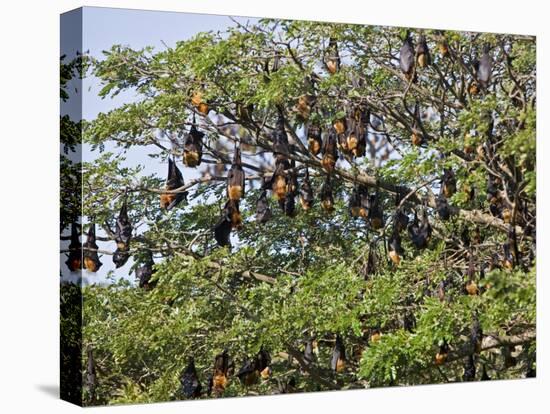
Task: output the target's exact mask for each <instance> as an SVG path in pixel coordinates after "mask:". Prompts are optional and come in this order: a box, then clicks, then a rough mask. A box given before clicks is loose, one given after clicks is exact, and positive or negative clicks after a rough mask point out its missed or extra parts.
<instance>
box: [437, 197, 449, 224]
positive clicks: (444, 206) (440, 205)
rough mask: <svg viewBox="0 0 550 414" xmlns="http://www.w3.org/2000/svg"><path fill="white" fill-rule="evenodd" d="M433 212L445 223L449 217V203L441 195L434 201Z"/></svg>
mask: <svg viewBox="0 0 550 414" xmlns="http://www.w3.org/2000/svg"><path fill="white" fill-rule="evenodd" d="M435 210H436V211H437V214H438V215H439V218H441V220H443V221H447V220H449V218H450V217H451V209H450V207H449V202H448V201H447V199H446V198H445V197H444V196H443V195H441V194H440V195H439V196H438V197H437V198H436V199H435Z"/></svg>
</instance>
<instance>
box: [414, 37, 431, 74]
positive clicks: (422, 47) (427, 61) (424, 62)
mask: <svg viewBox="0 0 550 414" xmlns="http://www.w3.org/2000/svg"><path fill="white" fill-rule="evenodd" d="M416 64H417V65H418V66H419V67H421V68H425V67H426V66H429V65H431V64H432V59H431V56H430V49H429V48H428V44H427V43H426V36H424V35H420V37H419V38H418V45H416Z"/></svg>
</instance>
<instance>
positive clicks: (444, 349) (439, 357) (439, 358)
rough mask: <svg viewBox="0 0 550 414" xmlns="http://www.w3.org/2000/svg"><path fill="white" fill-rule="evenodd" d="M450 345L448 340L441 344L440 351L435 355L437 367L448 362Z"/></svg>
mask: <svg viewBox="0 0 550 414" xmlns="http://www.w3.org/2000/svg"><path fill="white" fill-rule="evenodd" d="M449 351H450V349H449V344H447V341H446V340H443V341H441V342H440V343H439V351H437V354H435V365H442V364H444V363H445V361H447V356H448V355H449Z"/></svg>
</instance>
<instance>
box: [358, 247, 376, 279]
mask: <svg viewBox="0 0 550 414" xmlns="http://www.w3.org/2000/svg"><path fill="white" fill-rule="evenodd" d="M361 272H362V274H363V277H364V278H365V280H368V278H369V276H372V275H374V274H375V273H376V253H375V249H374V245H373V244H372V243H371V244H370V246H369V254H368V256H367V262H366V263H365V265H364V266H363V268H362V269H361Z"/></svg>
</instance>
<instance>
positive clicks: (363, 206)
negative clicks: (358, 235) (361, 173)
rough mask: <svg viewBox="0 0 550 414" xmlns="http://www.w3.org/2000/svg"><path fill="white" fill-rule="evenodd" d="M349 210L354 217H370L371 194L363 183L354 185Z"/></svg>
mask: <svg viewBox="0 0 550 414" xmlns="http://www.w3.org/2000/svg"><path fill="white" fill-rule="evenodd" d="M349 211H350V214H351V216H352V217H362V218H364V219H367V218H368V216H369V194H368V190H367V188H366V187H364V186H362V185H360V186H357V185H356V186H355V187H354V189H353V192H352V193H351V197H350V199H349Z"/></svg>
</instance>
